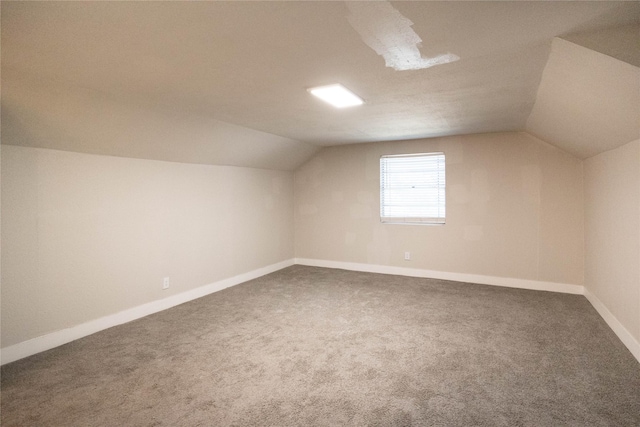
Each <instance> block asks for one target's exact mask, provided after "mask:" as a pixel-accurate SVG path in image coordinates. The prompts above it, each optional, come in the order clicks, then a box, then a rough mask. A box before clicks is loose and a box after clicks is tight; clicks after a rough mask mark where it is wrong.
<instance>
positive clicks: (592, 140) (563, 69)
mask: <svg viewBox="0 0 640 427" xmlns="http://www.w3.org/2000/svg"><path fill="white" fill-rule="evenodd" d="M638 94H640V68H638V67H636V66H633V65H631V64H628V63H626V62H623V61H621V60H619V59H616V58H613V57H611V56H608V55H605V54H602V53H599V52H596V51H595V50H591V49H588V48H585V47H583V46H579V45H577V44H575V43H571V42H569V41H566V40H563V39H560V38H556V39H554V40H553V43H552V45H551V53H550V54H549V59H548V61H547V65H546V67H545V69H544V72H543V73H542V80H541V81H540V86H539V87H538V93H537V96H536V102H535V104H534V106H533V109H532V110H531V115H530V116H529V118H528V119H527V124H526V128H525V130H526V131H527V132H529V133H531V134H533V135H535V136H537V137H539V138H541V139H543V140H544V141H547V142H549V143H550V144H553V145H555V146H556V147H559V148H561V149H563V150H565V151H567V152H569V153H571V154H573V155H574V156H576V157H579V158H581V159H586V158H588V157H591V156H594V155H596V154H598V153H602V152H603V151H607V150H611V149H613V148H616V147H620V146H622V145H624V144H627V143H629V142H631V141H634V140H636V139H638V138H639V137H640V121H639V120H638V117H640V96H638Z"/></svg>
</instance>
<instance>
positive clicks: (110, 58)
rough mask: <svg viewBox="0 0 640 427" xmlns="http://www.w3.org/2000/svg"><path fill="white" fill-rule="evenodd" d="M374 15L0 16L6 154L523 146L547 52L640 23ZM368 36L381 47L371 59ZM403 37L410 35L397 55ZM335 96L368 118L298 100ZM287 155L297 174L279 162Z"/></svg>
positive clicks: (609, 18)
mask: <svg viewBox="0 0 640 427" xmlns="http://www.w3.org/2000/svg"><path fill="white" fill-rule="evenodd" d="M379 6H380V5H379V4H378V5H377V6H376V4H371V5H369V4H360V5H348V4H346V3H344V2H306V1H305V2H6V1H5V2H2V6H1V7H2V91H3V94H2V120H3V131H2V133H3V135H2V136H3V141H2V142H3V143H9V144H21V145H31V146H41V147H47V148H60V149H67V150H73V151H86V152H95V153H101V154H112V155H123V156H133V157H144V158H159V159H162V160H177V161H191V162H197V163H217V164H240V165H251V166H254V167H273V168H284V169H291V168H295V167H296V165H297V164H299V163H300V161H302V160H303V159H304V158H305V157H306V156H308V155H310V153H312V152H313V151H314V150H315V148H314V146H322V145H335V144H348V143H356V142H368V141H380V140H400V139H410V138H421V137H430V136H441V135H453V134H467V133H479V132H497V131H510V130H525V129H526V128H527V120H528V119H529V116H530V114H531V112H532V110H533V109H534V105H535V103H536V96H537V95H538V89H539V87H540V82H541V79H542V76H543V70H544V69H545V66H546V64H547V59H548V57H549V53H550V51H551V43H552V40H553V39H554V37H558V36H561V37H564V36H571V35H577V36H576V37H578V38H581V40H583V41H586V42H587V43H591V44H592V45H594V46H596V45H597V47H598V48H599V49H600V50H605V51H606V50H611V49H612V46H611V43H609V42H608V39H607V36H606V32H604V33H603V31H604V30H606V29H609V28H613V27H616V28H617V27H623V26H629V25H630V24H634V23H637V22H638V21H639V20H640V3H638V2H523V1H516V2H391V3H386V4H385V6H384V7H383V8H382V9H380V10H381V11H379V12H376V13H370V11H367V8H373V7H379ZM383 9H384V10H383ZM385 10H386V12H385ZM385 13H386V15H385ZM387 17H388V18H387ZM374 19H375V22H374ZM367 20H368V21H367ZM372 23H375V25H372ZM411 24H412V25H411ZM378 28H379V29H378ZM629 28H632V29H631V30H630V32H629V31H627V33H624V34H626V39H627V40H628V39H629V34H631V39H632V38H633V31H634V30H633V27H629ZM371 32H373V33H374V36H375V37H378V38H382V39H383V41H384V40H391V41H389V42H386V41H385V42H384V43H383V44H382V45H381V44H380V43H378V44H376V43H375V42H372V39H371V34H370V33H371ZM598 32H599V33H598ZM400 33H402V34H408V35H407V36H406V37H405V38H404V39H402V40H399V39H398V38H397V37H396V39H397V40H396V41H394V34H395V35H397V34H400ZM592 34H596V36H590V35H592ZM597 34H600V35H597ZM602 34H604V35H602ZM407 40H409V41H411V43H413V47H411V46H410V45H411V43H408V44H407ZM416 40H418V43H417V44H416ZM419 40H421V42H420V41H419ZM385 43H386V44H385ZM403 43H404V44H403ZM630 44H631V49H633V45H634V44H633V42H631V43H630ZM614 45H615V46H618V44H615V43H614ZM372 46H373V47H374V48H372ZM380 46H382V47H380ZM406 46H409V47H408V48H406ZM615 46H614V47H615ZM592 48H593V47H592ZM380 49H383V50H384V49H388V50H389V51H393V50H394V49H401V50H402V49H404V50H403V51H402V52H401V54H400V58H406V57H407V55H409V56H410V55H413V57H414V59H413V60H414V62H416V63H428V59H430V58H438V57H439V56H441V55H447V54H452V55H454V56H455V57H459V58H460V59H459V60H454V61H453V62H449V63H442V64H440V65H433V66H430V67H428V68H419V67H418V68H417V69H415V68H414V69H412V68H411V67H404V68H403V67H402V66H396V67H394V66H391V65H393V64H391V65H390V62H389V61H390V60H389V58H390V56H389V55H383V53H381V52H380V51H379V50H380ZM406 49H409V50H406ZM416 49H417V53H418V54H419V55H420V56H419V57H416ZM616 49H617V51H618V52H617V56H618V57H620V56H625V55H626V57H628V58H634V57H637V55H635V54H625V53H624V50H625V48H615V49H613V50H616ZM409 51H410V52H409ZM621 51H622V53H621ZM403 52H404V53H403ZM406 52H409V53H406ZM605 53H607V52H605ZM403 55H404V56H403ZM613 56H616V55H613ZM623 60H624V58H623ZM420 61H422V62H420ZM392 62H393V61H392ZM329 83H342V84H344V85H345V86H347V87H349V88H350V89H352V90H353V91H354V92H356V93H357V94H358V95H360V96H361V97H363V98H364V99H365V101H366V104H365V105H364V106H361V107H356V108H351V109H345V110H335V109H332V108H331V107H328V106H326V105H325V104H323V103H322V102H321V101H319V100H317V99H315V98H313V97H312V96H310V95H309V94H308V93H307V91H306V89H307V88H309V87H311V86H316V85H323V84H329ZM223 122H226V123H229V124H234V125H237V126H240V127H238V128H235V129H236V130H237V131H238V132H239V133H238V137H237V138H235V139H234V138H231V140H233V141H240V140H244V139H243V138H244V136H243V135H244V134H246V132H249V133H251V132H254V133H252V137H251V138H249V139H248V140H249V141H251V144H249V145H247V147H250V146H251V145H252V144H258V143H262V144H263V146H262V148H261V150H262V151H264V153H263V154H260V156H263V157H264V159H265V160H260V159H258V158H256V159H254V160H251V161H247V162H245V161H244V160H242V158H243V157H244V156H251V155H252V154H253V155H254V157H255V156H258V154H256V153H261V152H262V151H260V149H258V150H257V151H254V152H253V153H252V150H251V149H250V148H246V147H245V148H242V147H240V148H238V147H237V144H241V143H239V142H235V143H234V144H233V146H230V143H229V142H228V139H229V138H228V132H227V133H225V132H221V131H220V130H219V129H220V128H221V126H222V127H224V126H226V124H225V123H223ZM535 127H536V126H535V125H534V126H533V128H535ZM214 128H215V129H214ZM243 128H248V129H244V130H242V129H243ZM216 129H217V130H216ZM256 132H257V133H256ZM98 133H99V135H98ZM539 133H540V134H543V132H539ZM268 134H272V135H268ZM225 135H226V136H225ZM273 135H277V136H278V137H280V138H279V139H278V138H275V139H274V136H273ZM252 138H253V139H252ZM258 141H263V142H258ZM548 142H550V143H552V144H554V143H555V142H556V141H554V140H549V141H548ZM310 144H311V145H310ZM559 146H560V147H561V148H563V147H562V141H560V143H559ZM158 153H161V154H158ZM221 153H227V154H226V155H227V157H226V158H224V156H223V154H221ZM283 153H291V160H289V161H283V160H280V163H278V162H277V161H275V160H274V159H276V158H278V157H279V156H282V155H283ZM221 156H222V157H221ZM223 158H224V159H223ZM221 159H223V160H221Z"/></svg>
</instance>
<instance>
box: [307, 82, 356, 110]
mask: <svg viewBox="0 0 640 427" xmlns="http://www.w3.org/2000/svg"><path fill="white" fill-rule="evenodd" d="M308 91H309V93H311V94H312V95H314V96H317V97H318V98H320V99H322V100H323V101H325V102H328V103H329V104H331V105H333V106H334V107H336V108H345V107H353V106H354V105H362V104H364V101H363V100H362V98H360V97H359V96H358V95H356V94H355V93H353V92H351V91H350V90H349V89H347V88H346V87H344V86H342V85H341V84H337V83H336V84H332V85H327V86H318V87H312V88H311V89H308Z"/></svg>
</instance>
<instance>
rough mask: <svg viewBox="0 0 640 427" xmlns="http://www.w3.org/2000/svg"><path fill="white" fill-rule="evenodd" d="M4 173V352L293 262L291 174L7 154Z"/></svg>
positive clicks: (31, 151)
mask: <svg viewBox="0 0 640 427" xmlns="http://www.w3.org/2000/svg"><path fill="white" fill-rule="evenodd" d="M1 172H2V216H1V217H2V255H3V257H2V311H1V312H2V347H7V346H10V345H13V344H16V343H18V342H21V341H24V340H27V339H30V338H34V337H38V336H41V335H43V334H47V333H49V332H53V331H57V330H61V329H63V328H68V327H70V326H74V325H78V324H81V323H83V322H87V321H89V320H92V319H96V318H99V317H101V316H105V315H109V314H113V313H116V312H119V311H121V310H125V309H127V308H130V307H134V306H138V305H140V304H144V303H147V302H151V301H154V300H158V299H161V298H164V297H167V296H170V295H173V294H176V293H180V292H184V291H186V290H190V289H193V288H196V287H199V286H202V285H206V284H209V283H212V282H215V281H218V280H221V279H224V278H228V277H231V276H234V275H237V274H241V273H245V272H248V271H251V270H254V269H256V268H259V267H264V266H267V265H270V264H273V263H277V262H280V261H283V260H286V259H291V258H292V257H293V226H292V224H293V200H292V199H293V196H292V194H293V189H292V187H293V175H292V173H291V172H280V171H270V170H261V169H250V168H239V167H227V166H206V165H193V164H183V163H168V162H161V161H153V160H140V159H129V158H118V157H109V156H100V155H89V154H79V153H71V152H64V151H55V150H47V149H39V148H26V147H17V146H7V145H3V146H2V167H1ZM165 276H169V277H170V279H171V287H170V289H168V290H165V291H163V290H161V285H162V278H163V277H165Z"/></svg>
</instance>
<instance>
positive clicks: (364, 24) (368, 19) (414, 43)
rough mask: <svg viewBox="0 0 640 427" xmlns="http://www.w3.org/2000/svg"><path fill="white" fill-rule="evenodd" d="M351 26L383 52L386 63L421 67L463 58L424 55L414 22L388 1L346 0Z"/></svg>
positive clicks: (405, 67) (397, 67)
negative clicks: (359, 0) (358, 0)
mask: <svg viewBox="0 0 640 427" xmlns="http://www.w3.org/2000/svg"><path fill="white" fill-rule="evenodd" d="M346 4H347V8H348V9H349V12H351V13H350V14H349V16H348V17H347V19H348V20H349V23H350V24H351V26H352V27H353V28H354V29H355V30H356V31H357V32H358V33H359V34H360V36H361V37H362V40H363V41H364V42H365V43H366V44H367V46H369V47H370V48H371V49H373V50H374V51H375V52H376V53H377V54H378V55H380V56H382V57H383V58H384V61H385V65H386V66H387V67H390V68H393V69H394V70H397V71H405V70H420V69H423V68H429V67H433V66H435V65H441V64H447V63H449V62H454V61H457V60H459V59H460V57H459V56H457V55H455V54H453V53H445V54H442V55H438V56H435V57H433V58H423V57H422V55H421V53H420V49H419V48H420V47H422V39H421V38H420V36H418V34H416V32H415V31H413V28H411V27H412V26H413V22H411V20H409V19H408V18H407V17H405V16H404V15H402V14H401V13H400V12H399V11H398V10H397V9H395V8H394V7H393V6H391V4H390V3H389V2H387V1H376V2H347V3H346Z"/></svg>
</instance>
